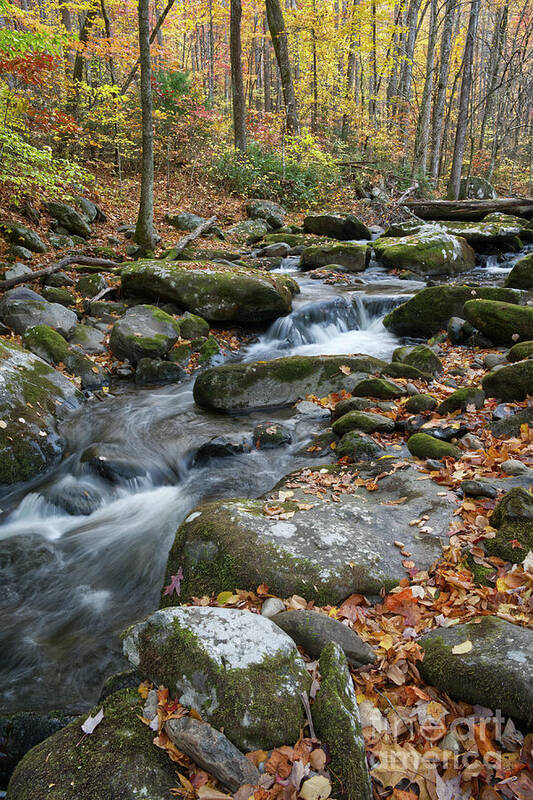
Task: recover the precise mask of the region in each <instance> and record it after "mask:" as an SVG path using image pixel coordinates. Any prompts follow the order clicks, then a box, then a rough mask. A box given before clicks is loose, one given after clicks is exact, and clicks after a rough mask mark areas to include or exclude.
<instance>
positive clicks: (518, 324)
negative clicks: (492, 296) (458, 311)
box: [464, 300, 533, 345]
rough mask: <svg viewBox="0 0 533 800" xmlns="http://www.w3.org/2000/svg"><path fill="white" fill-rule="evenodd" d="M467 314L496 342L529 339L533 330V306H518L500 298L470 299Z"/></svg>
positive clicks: (502, 342)
mask: <svg viewBox="0 0 533 800" xmlns="http://www.w3.org/2000/svg"><path fill="white" fill-rule="evenodd" d="M464 310H465V315H466V318H467V320H468V321H469V322H470V323H472V325H474V326H475V327H476V328H477V329H478V330H479V331H481V333H483V334H484V335H485V336H487V337H488V338H489V339H490V340H491V342H494V344H507V345H512V344H514V342H516V341H517V340H518V339H522V340H525V341H527V340H528V339H529V338H531V334H532V332H533V306H517V305H515V304H514V303H502V302H499V301H498V300H469V301H468V302H467V303H465V307H464Z"/></svg>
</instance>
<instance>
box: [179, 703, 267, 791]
mask: <svg viewBox="0 0 533 800" xmlns="http://www.w3.org/2000/svg"><path fill="white" fill-rule="evenodd" d="M165 730H166V732H167V734H168V737H169V739H170V740H171V741H172V742H173V743H174V744H175V745H176V747H177V748H178V750H181V752H182V753H185V754H186V755H188V756H189V758H192V760H193V761H194V763H195V764H198V766H199V767H201V768H202V769H205V770H206V772H208V773H209V774H210V775H213V777H215V778H216V779H217V780H218V781H220V783H221V784H222V785H223V786H224V787H225V788H226V789H229V790H230V791H232V792H236V791H237V789H239V788H240V787H241V786H242V785H243V784H245V783H249V784H252V785H255V784H258V782H259V778H260V777H261V776H260V773H259V770H258V769H257V767H256V766H255V765H254V764H253V763H252V762H251V761H250V759H248V758H246V756H244V755H243V754H242V753H241V752H240V751H239V750H237V748H236V747H235V745H233V744H232V743H231V742H230V740H229V739H228V738H227V737H226V736H224V734H223V733H220V731H217V730H215V729H214V728H212V727H211V725H208V724H207V723H206V722H199V721H198V720H196V719H192V718H191V717H182V718H181V719H171V720H169V722H167V723H166V725H165Z"/></svg>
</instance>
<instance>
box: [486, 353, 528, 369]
mask: <svg viewBox="0 0 533 800" xmlns="http://www.w3.org/2000/svg"><path fill="white" fill-rule="evenodd" d="M518 360H519V361H520V360H521V359H518ZM502 364H507V358H506V356H504V354H503V353H487V355H486V356H485V358H484V359H483V366H484V367H485V369H494V367H498V366H500V365H502Z"/></svg>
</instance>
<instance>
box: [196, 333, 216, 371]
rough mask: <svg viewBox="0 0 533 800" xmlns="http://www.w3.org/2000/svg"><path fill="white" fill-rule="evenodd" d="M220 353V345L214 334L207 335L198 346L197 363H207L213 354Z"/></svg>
mask: <svg viewBox="0 0 533 800" xmlns="http://www.w3.org/2000/svg"><path fill="white" fill-rule="evenodd" d="M219 355H220V345H219V343H218V341H217V339H216V338H215V337H214V336H209V337H208V338H207V340H206V341H205V342H204V343H203V344H202V345H201V346H200V350H199V357H198V363H199V364H209V363H210V362H211V361H212V359H213V358H214V357H215V356H219Z"/></svg>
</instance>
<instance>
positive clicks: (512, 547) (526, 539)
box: [484, 488, 533, 564]
mask: <svg viewBox="0 0 533 800" xmlns="http://www.w3.org/2000/svg"><path fill="white" fill-rule="evenodd" d="M490 524H491V525H492V527H493V528H497V529H498V533H497V534H496V537H495V538H494V539H487V540H486V541H485V542H484V544H485V549H486V550H487V552H488V553H490V554H491V555H494V556H498V557H499V558H503V559H504V560H505V561H511V562H513V563H515V564H518V563H520V562H522V561H523V560H524V558H525V557H526V555H527V554H528V552H529V551H530V550H533V495H532V494H531V493H530V492H527V491H526V490H525V489H521V488H515V489H511V491H510V492H507V494H506V495H505V496H504V497H502V499H501V500H500V502H499V503H498V505H497V506H496V508H495V509H494V511H493V513H492V516H491V518H490Z"/></svg>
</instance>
